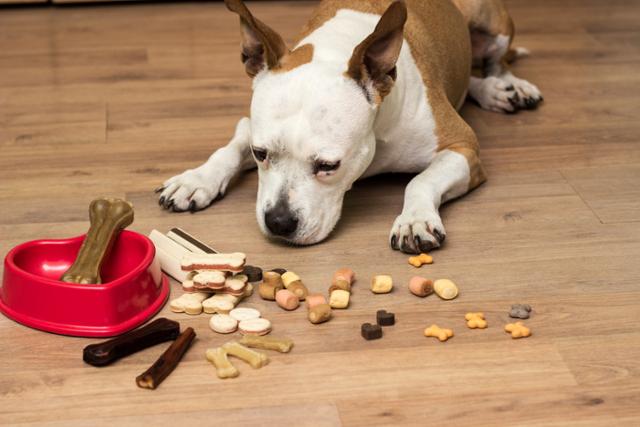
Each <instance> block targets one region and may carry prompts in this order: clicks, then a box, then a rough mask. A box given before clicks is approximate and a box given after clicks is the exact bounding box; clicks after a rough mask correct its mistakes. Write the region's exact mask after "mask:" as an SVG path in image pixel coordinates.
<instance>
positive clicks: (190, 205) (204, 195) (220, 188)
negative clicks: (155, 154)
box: [157, 169, 228, 212]
mask: <svg viewBox="0 0 640 427" xmlns="http://www.w3.org/2000/svg"><path fill="white" fill-rule="evenodd" d="M227 184H228V180H227V181H225V180H224V179H217V178H216V177H215V176H210V174H207V173H203V171H200V170H198V169H189V170H186V171H184V172H183V173H181V174H179V175H176V176H174V177H172V178H169V179H168V180H167V181H165V182H164V184H163V185H162V187H160V188H159V189H158V190H157V192H159V193H160V198H159V199H158V204H159V205H160V206H162V207H163V208H165V209H167V210H170V211H173V212H184V211H191V212H195V211H198V210H201V209H204V208H206V207H207V206H209V205H210V204H211V203H213V202H214V201H215V200H217V199H219V198H221V197H222V195H223V194H224V191H225V190H226V187H227Z"/></svg>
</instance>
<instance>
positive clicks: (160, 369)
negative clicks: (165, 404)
mask: <svg viewBox="0 0 640 427" xmlns="http://www.w3.org/2000/svg"><path fill="white" fill-rule="evenodd" d="M195 337H196V333H195V331H194V330H193V328H187V329H185V330H184V332H183V333H181V334H180V336H179V337H178V338H177V339H176V340H175V341H174V342H173V344H171V346H169V348H168V349H167V350H166V351H165V352H164V353H162V355H161V356H160V357H159V358H158V360H156V362H155V363H154V364H153V365H151V367H150V368H149V369H147V370H146V371H145V372H144V373H142V374H140V375H138V377H137V378H136V384H138V387H141V388H149V389H151V390H154V389H155V388H157V387H158V386H159V385H160V383H162V381H164V379H165V378H167V377H168V376H169V374H170V373H171V372H173V370H174V369H175V368H176V366H178V363H179V362H180V359H182V356H184V354H185V353H186V351H187V350H188V349H189V346H190V345H191V343H192V342H193V340H194V338H195Z"/></svg>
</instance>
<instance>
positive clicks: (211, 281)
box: [192, 270, 227, 290]
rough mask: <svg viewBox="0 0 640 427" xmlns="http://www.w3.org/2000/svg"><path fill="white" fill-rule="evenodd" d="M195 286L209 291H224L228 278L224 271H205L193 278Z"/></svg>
mask: <svg viewBox="0 0 640 427" xmlns="http://www.w3.org/2000/svg"><path fill="white" fill-rule="evenodd" d="M192 280H193V285H194V286H195V287H196V288H198V287H203V288H209V289H214V290H215V289H222V288H224V286H225V282H226V280H227V276H226V275H225V274H224V273H223V272H222V271H216V270H204V271H199V272H198V273H197V274H196V275H195V276H193V279H192Z"/></svg>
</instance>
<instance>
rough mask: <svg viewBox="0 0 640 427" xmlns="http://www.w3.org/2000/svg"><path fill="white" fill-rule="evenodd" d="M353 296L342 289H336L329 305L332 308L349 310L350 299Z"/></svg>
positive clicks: (332, 293) (330, 297)
mask: <svg viewBox="0 0 640 427" xmlns="http://www.w3.org/2000/svg"><path fill="white" fill-rule="evenodd" d="M350 296H351V294H350V293H349V292H347V291H343V290H342V289H336V290H334V291H332V292H331V295H330V296H329V305H330V306H331V308H347V307H348V306H349V297H350Z"/></svg>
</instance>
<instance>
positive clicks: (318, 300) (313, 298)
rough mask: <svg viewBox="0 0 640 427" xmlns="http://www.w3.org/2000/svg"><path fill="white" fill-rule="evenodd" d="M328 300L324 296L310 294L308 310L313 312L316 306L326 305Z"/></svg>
mask: <svg viewBox="0 0 640 427" xmlns="http://www.w3.org/2000/svg"><path fill="white" fill-rule="evenodd" d="M326 303H327V300H326V298H325V297H324V295H322V294H309V295H307V299H306V305H307V310H311V309H312V308H313V307H315V306H316V305H320V304H326Z"/></svg>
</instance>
